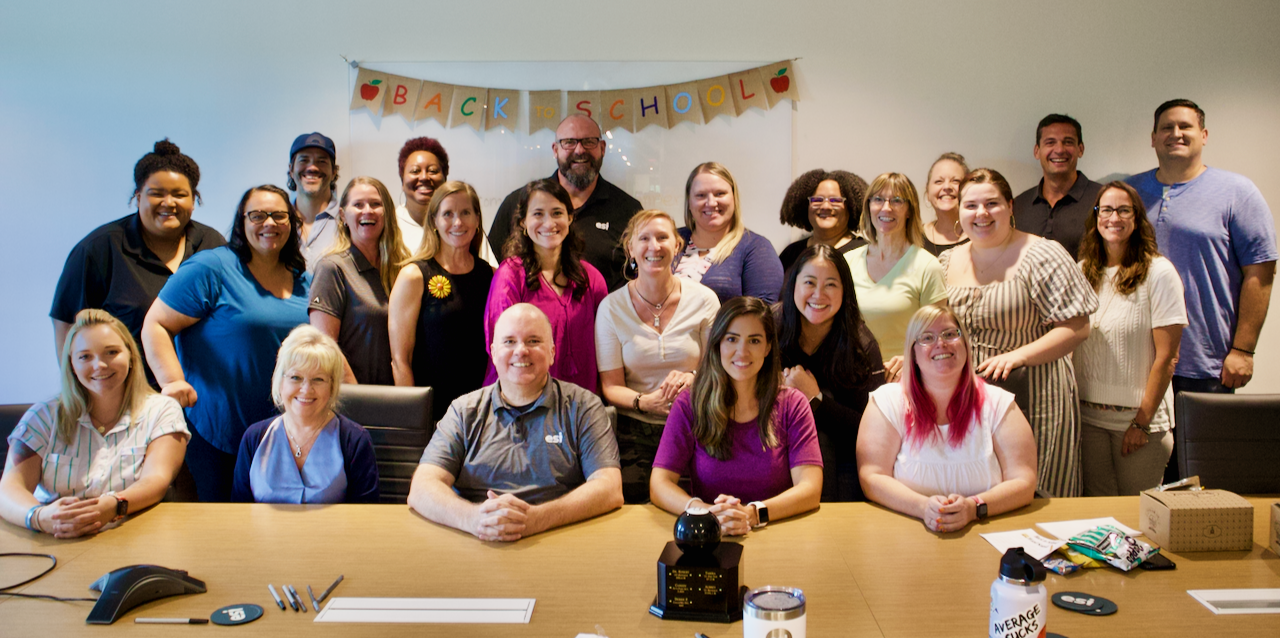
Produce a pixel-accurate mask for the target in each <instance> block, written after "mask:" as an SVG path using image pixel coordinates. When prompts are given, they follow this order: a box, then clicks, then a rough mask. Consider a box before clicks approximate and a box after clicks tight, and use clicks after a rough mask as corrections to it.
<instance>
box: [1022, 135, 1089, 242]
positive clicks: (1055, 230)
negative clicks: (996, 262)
mask: <svg viewBox="0 0 1280 638" xmlns="http://www.w3.org/2000/svg"><path fill="white" fill-rule="evenodd" d="M1031 154H1032V155H1034V156H1035V158H1036V159H1037V160H1039V161H1040V168H1041V169H1042V170H1043V172H1044V177H1042V178H1041V179H1040V183H1039V184H1037V185H1035V186H1033V187H1031V188H1029V189H1027V190H1026V191H1025V192H1023V193H1022V194H1021V195H1018V196H1017V197H1015V198H1014V200H1013V219H1014V223H1015V224H1016V225H1017V226H1018V230H1021V231H1026V232H1028V233H1031V234H1032V235H1039V236H1041V237H1044V238H1046V239H1053V240H1056V241H1057V242H1058V243H1059V244H1062V247H1063V248H1066V249H1067V252H1069V253H1071V258H1072V259H1078V258H1079V257H1078V255H1077V254H1076V253H1078V252H1079V250H1080V239H1081V238H1082V237H1084V227H1085V224H1086V223H1087V222H1088V220H1089V214H1090V213H1092V212H1093V204H1094V200H1096V199H1097V198H1098V192H1099V191H1101V190H1102V185H1101V184H1099V183H1097V182H1095V181H1093V180H1091V179H1089V178H1088V177H1085V175H1084V173H1082V172H1080V171H1078V170H1076V164H1077V163H1078V162H1079V161H1080V158H1081V157H1084V133H1083V132H1081V130H1080V122H1077V121H1076V119H1075V118H1074V117H1071V116H1070V115H1060V114H1058V113H1053V114H1050V115H1046V116H1044V119H1042V120H1040V123H1039V124H1038V125H1036V145H1035V147H1034V148H1032V150H1031Z"/></svg>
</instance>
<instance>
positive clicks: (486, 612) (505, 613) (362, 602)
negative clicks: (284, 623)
mask: <svg viewBox="0 0 1280 638" xmlns="http://www.w3.org/2000/svg"><path fill="white" fill-rule="evenodd" d="M533 603H534V599H533V598H334V599H331V600H330V601H329V602H328V603H326V604H325V606H324V610H323V611H321V612H320V613H319V614H317V615H316V619H315V622H369V623H374V622H394V623H495V624H496V623H528V622H529V618H530V617H531V616H533Z"/></svg>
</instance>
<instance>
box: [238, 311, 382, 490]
mask: <svg viewBox="0 0 1280 638" xmlns="http://www.w3.org/2000/svg"><path fill="white" fill-rule="evenodd" d="M342 377H343V367H342V350H340V349H339V348H338V344H337V342H335V341H334V340H333V339H332V338H330V337H328V336H327V335H325V334H324V333H322V332H320V331H319V330H317V329H315V328H313V327H311V326H298V327H297V328H294V330H293V332H291V333H289V336H288V337H287V338H286V339H285V340H284V344H283V345H281V346H280V356H278V357H276V369H275V373H274V374H272V375H271V400H272V401H274V402H275V404H276V407H277V408H279V409H280V412H281V414H280V416H277V417H274V418H270V419H266V420H265V421H259V422H258V423H255V424H254V425H253V426H252V427H250V428H249V429H248V431H246V432H245V433H244V438H242V439H241V440H240V454H239V455H238V456H237V457H236V477H235V487H234V488H233V490H232V500H234V501H237V502H244V503H252V502H258V503H295V504H301V503H377V502H378V462H377V460H376V459H375V458H374V456H373V440H372V439H371V438H369V432H368V431H366V430H365V429H364V428H362V427H360V425H358V424H357V423H356V422H355V421H352V420H351V419H348V418H347V417H345V416H340V415H338V414H337V413H335V412H334V406H335V405H336V404H337V402H338V391H339V390H340V389H341V388H342Z"/></svg>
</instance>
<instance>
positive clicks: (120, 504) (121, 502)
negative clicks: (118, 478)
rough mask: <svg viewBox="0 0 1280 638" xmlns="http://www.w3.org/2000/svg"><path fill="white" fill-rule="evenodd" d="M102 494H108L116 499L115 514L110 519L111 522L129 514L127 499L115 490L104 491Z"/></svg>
mask: <svg viewBox="0 0 1280 638" xmlns="http://www.w3.org/2000/svg"><path fill="white" fill-rule="evenodd" d="M103 496H110V497H111V498H114V499H116V515H115V517H114V518H112V519H111V522H112V523H114V522H116V521H118V520H120V519H122V518H124V517H126V516H128V515H129V499H126V498H125V497H123V496H120V495H119V494H116V493H115V492H106V493H104V494H103Z"/></svg>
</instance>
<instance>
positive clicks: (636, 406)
mask: <svg viewBox="0 0 1280 638" xmlns="http://www.w3.org/2000/svg"><path fill="white" fill-rule="evenodd" d="M631 409H632V410H635V411H636V412H639V413H640V414H645V411H644V410H641V409H640V393H639V392H637V393H636V398H634V399H632V400H631Z"/></svg>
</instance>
